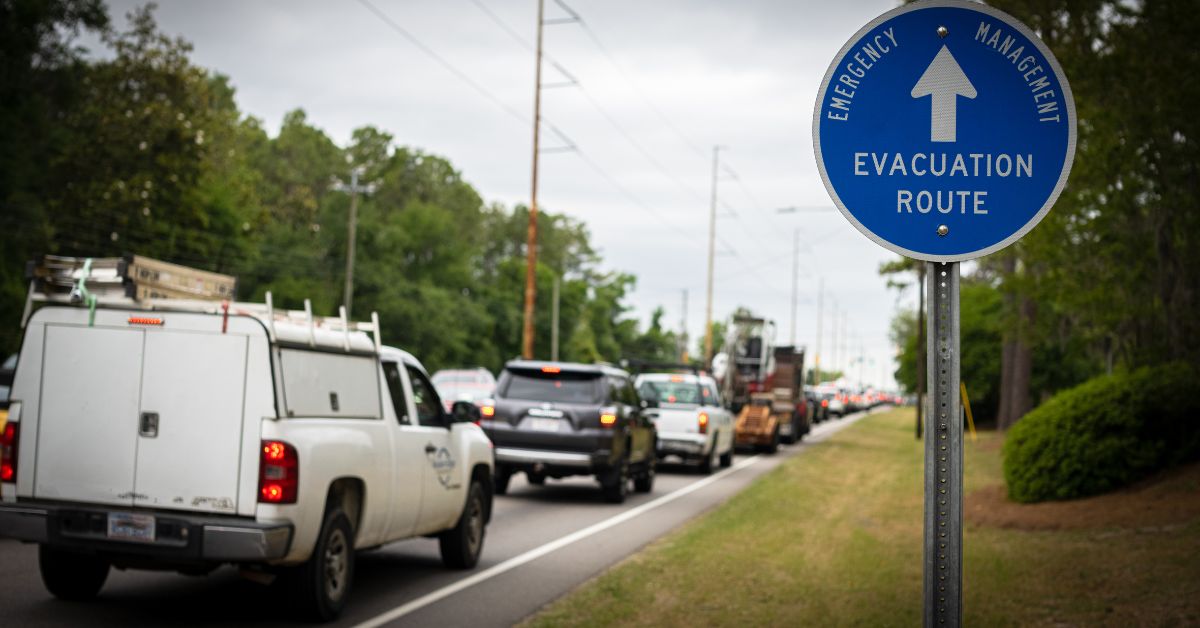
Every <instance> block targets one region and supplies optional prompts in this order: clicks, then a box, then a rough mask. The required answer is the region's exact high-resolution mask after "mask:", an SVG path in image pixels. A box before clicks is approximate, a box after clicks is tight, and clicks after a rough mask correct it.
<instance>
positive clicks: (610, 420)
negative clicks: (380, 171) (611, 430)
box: [600, 414, 617, 427]
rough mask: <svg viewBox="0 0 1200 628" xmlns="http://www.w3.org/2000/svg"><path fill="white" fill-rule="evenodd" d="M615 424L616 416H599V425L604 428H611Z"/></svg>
mask: <svg viewBox="0 0 1200 628" xmlns="http://www.w3.org/2000/svg"><path fill="white" fill-rule="evenodd" d="M616 424H617V415H615V414H601V415H600V425H603V426H604V427H612V426H614V425H616Z"/></svg>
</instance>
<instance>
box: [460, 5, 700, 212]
mask: <svg viewBox="0 0 1200 628" xmlns="http://www.w3.org/2000/svg"><path fill="white" fill-rule="evenodd" d="M470 2H471V4H473V5H475V6H476V7H477V8H478V9H479V10H480V11H482V12H483V14H484V15H486V16H487V18H488V19H489V20H491V21H492V22H493V23H495V24H496V25H497V26H498V27H500V29H501V30H503V31H504V32H505V33H506V34H507V35H508V36H509V37H510V38H511V39H512V40H513V41H515V42H517V43H518V44H519V45H521V47H523V48H525V49H526V50H530V51H533V46H532V45H531V44H530V43H529V42H528V41H526V40H525V38H524V37H522V36H521V34H520V33H518V32H517V31H516V30H515V29H513V28H512V27H511V26H509V25H508V23H507V22H505V21H504V20H503V19H501V18H500V16H498V15H496V13H495V12H494V11H492V10H491V9H489V8H487V6H486V5H485V4H483V2H481V0H470ZM556 4H558V5H559V6H560V7H562V8H563V9H564V10H565V11H567V12H568V13H569V14H570V15H571V16H572V18H573V19H572V21H573V22H575V21H577V22H578V23H580V24H583V20H582V18H580V17H579V14H578V13H576V12H575V11H573V10H572V9H571V8H570V7H568V6H566V4H564V3H563V2H561V1H559V0H556ZM542 57H543V58H544V59H546V60H547V61H549V62H550V64H551V66H552V67H554V69H555V70H557V71H558V72H559V73H561V74H562V75H563V76H566V77H567V78H568V79H570V82H569V83H564V84H562V85H563V86H565V85H571V86H572V87H578V88H579V91H580V93H581V94H583V97H584V99H585V100H586V101H587V102H588V104H590V105H591V106H592V108H593V109H595V110H596V112H597V113H599V114H600V115H601V116H602V117H603V118H604V119H605V121H607V122H608V124H609V125H610V126H612V127H613V128H614V129H616V131H617V133H619V134H620V135H621V137H622V138H624V139H625V141H626V142H628V143H629V145H630V146H632V147H633V148H634V150H636V151H637V152H638V153H639V154H641V156H642V157H644V158H645V159H646V161H648V162H650V164H651V165H653V166H654V168H655V169H656V170H658V171H659V172H660V173H662V174H663V176H665V177H667V178H668V179H670V180H671V181H673V182H674V183H675V184H676V185H678V186H679V188H680V189H682V190H684V191H685V192H687V193H689V194H692V195H693V196H695V197H696V198H698V199H703V198H704V195H703V194H702V193H701V192H700V191H698V190H696V189H695V188H693V187H691V186H689V185H687V184H686V183H684V182H683V181H682V180H681V179H680V178H679V177H678V176H677V175H675V173H673V172H671V171H670V170H669V169H667V167H666V166H664V165H663V164H662V163H661V162H660V161H658V159H657V158H655V157H654V155H653V154H651V153H650V151H649V150H647V149H646V147H645V146H643V145H642V143H641V142H639V141H638V140H637V138H635V137H634V136H633V134H632V133H630V132H629V130H628V129H626V128H625V126H624V125H622V124H621V123H620V122H618V121H617V120H616V118H614V117H613V116H612V115H610V114H609V113H608V111H607V110H605V108H604V107H603V106H602V105H601V104H600V102H599V101H598V100H597V99H596V97H595V95H594V94H593V93H592V92H591V90H589V89H588V88H587V86H586V85H585V84H584V83H583V82H582V81H580V80H579V79H578V78H577V77H575V76H574V75H573V74H572V73H571V72H569V71H568V70H567V69H566V68H565V67H563V65H562V64H561V63H559V62H558V61H557V60H555V59H553V58H551V57H550V55H548V54H546V53H544V52H543V53H542Z"/></svg>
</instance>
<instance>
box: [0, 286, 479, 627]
mask: <svg viewBox="0 0 1200 628" xmlns="http://www.w3.org/2000/svg"><path fill="white" fill-rule="evenodd" d="M189 303H190V304H191V305H190V306H189V305H187V304H185V303H181V302H167V301H161V302H157V303H150V304H147V303H145V302H143V303H140V304H135V303H134V302H133V301H131V300H126V302H125V305H124V306H123V307H121V306H119V304H108V305H106V304H105V303H103V302H102V303H100V306H99V307H93V308H91V310H89V309H88V308H86V307H77V306H75V307H72V306H61V305H47V306H44V307H41V308H40V309H37V310H36V311H34V312H33V314H32V317H31V318H30V319H29V321H28V324H27V327H26V329H25V336H24V343H23V346H22V348H21V353H20V359H19V361H18V365H17V369H16V374H15V380H14V384H13V388H12V397H11V402H12V403H11V407H10V408H9V420H8V423H7V425H5V427H4V429H3V432H2V437H0V468H2V471H0V536H6V537H11V538H16V539H20V540H22V541H27V542H34V543H38V544H39V545H40V548H39V550H40V554H39V558H40V566H41V573H42V579H43V581H44V582H45V585H46V587H47V588H48V589H49V591H50V592H51V593H53V594H54V595H55V596H57V597H60V598H67V599H86V598H90V597H93V596H95V595H96V594H97V593H98V592H99V590H100V588H101V587H102V586H103V584H104V581H105V578H106V577H107V574H108V572H109V569H110V567H117V568H121V569H124V568H147V569H169V570H178V571H182V572H185V573H200V574H203V573H207V572H209V571H211V570H213V569H215V568H217V567H218V566H220V565H222V564H234V565H238V566H240V567H241V568H242V569H243V570H244V572H246V573H247V574H248V575H253V574H255V573H257V574H260V576H259V577H257V578H256V579H268V578H271V577H277V578H278V579H280V580H281V584H283V585H285V586H288V587H289V593H290V595H289V600H290V601H293V602H294V603H295V604H297V605H298V606H300V607H302V611H303V614H304V615H305V616H306V617H308V618H313V619H318V620H328V619H332V618H333V617H335V616H336V615H337V614H338V613H339V612H340V611H341V609H342V607H343V606H344V605H345V603H346V599H347V596H348V593H349V590H350V585H351V582H352V579H353V575H354V555H355V550H357V549H366V548H373V547H378V546H380V545H382V544H384V543H388V542H391V541H395V540H398V539H404V538H409V537H414V536H421V535H425V536H436V537H437V538H438V539H439V541H440V544H441V553H442V557H443V561H444V562H445V563H446V564H447V565H448V566H451V567H456V568H469V567H473V566H474V565H475V564H476V562H477V560H478V558H479V554H480V551H481V549H482V546H483V537H484V531H485V526H486V524H487V522H488V520H489V518H490V516H491V506H492V485H493V482H492V470H493V455H492V450H491V444H490V442H489V441H488V439H487V437H486V436H485V435H484V433H483V431H482V430H481V429H480V428H479V427H478V426H477V425H475V424H473V422H472V421H474V420H477V418H478V410H477V409H475V408H474V406H472V405H471V404H462V405H456V406H455V407H454V409H453V413H452V414H448V413H447V412H446V411H445V410H444V409H443V407H442V404H441V402H440V401H439V399H438V397H437V393H436V392H435V391H434V388H433V386H432V385H431V384H430V382H429V379H428V377H427V375H426V372H425V370H424V368H423V367H422V366H421V364H420V363H419V362H418V361H417V360H416V359H415V358H414V357H413V356H411V355H409V354H408V353H405V352H404V351H400V350H398V349H393V348H390V347H384V346H382V345H381V344H380V343H379V335H378V322H377V320H376V321H375V322H374V324H370V323H361V324H356V323H347V322H346V321H345V319H344V317H343V318H340V319H336V318H329V319H321V320H314V318H313V317H312V316H311V314H308V313H307V309H306V311H300V312H279V311H276V310H274V309H273V308H271V306H270V296H269V295H268V303H267V305H265V306H264V305H258V304H238V303H234V304H226V305H225V307H222V305H221V304H220V303H212V302H189ZM367 332H374V333H373V336H372V335H371V334H368V333H367Z"/></svg>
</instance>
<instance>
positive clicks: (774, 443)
mask: <svg viewBox="0 0 1200 628" xmlns="http://www.w3.org/2000/svg"><path fill="white" fill-rule="evenodd" d="M763 449H764V450H765V451H766V452H767V453H769V454H773V453H775V452H777V451H779V430H775V433H774V434H772V435H771V444H769V445H767V446H765V447H764V448H763Z"/></svg>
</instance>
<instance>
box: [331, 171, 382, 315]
mask: <svg viewBox="0 0 1200 628" xmlns="http://www.w3.org/2000/svg"><path fill="white" fill-rule="evenodd" d="M362 173H363V168H362V166H359V167H357V168H352V169H351V170H350V185H346V184H345V183H341V182H336V183H334V185H333V189H335V190H337V191H339V192H349V193H350V216H349V217H348V219H347V220H348V223H347V226H346V284H345V286H344V287H343V289H342V305H343V306H345V307H346V317H347V318H349V317H350V306H351V304H352V303H353V301H354V249H355V244H356V242H357V240H358V237H357V233H358V194H359V193H360V192H361V193H363V194H370V193H372V192H374V191H375V184H373V183H367V184H364V185H359V184H358V177H359V176H360V175H362Z"/></svg>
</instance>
